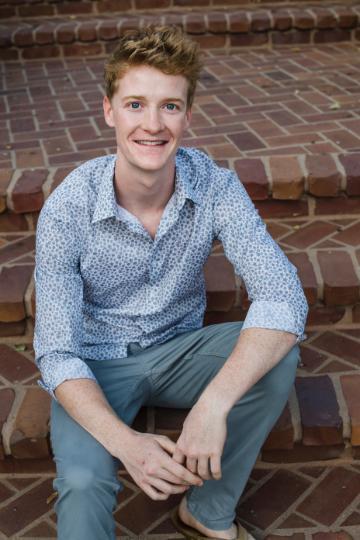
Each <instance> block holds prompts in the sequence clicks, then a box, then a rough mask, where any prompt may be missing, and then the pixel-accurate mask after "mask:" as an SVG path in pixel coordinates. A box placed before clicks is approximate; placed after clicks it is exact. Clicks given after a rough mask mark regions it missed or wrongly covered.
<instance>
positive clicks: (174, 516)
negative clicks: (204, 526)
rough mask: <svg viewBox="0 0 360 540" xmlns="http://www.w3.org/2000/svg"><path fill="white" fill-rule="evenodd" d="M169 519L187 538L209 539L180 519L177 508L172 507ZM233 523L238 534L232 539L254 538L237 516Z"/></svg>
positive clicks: (219, 539) (195, 539) (215, 539)
mask: <svg viewBox="0 0 360 540" xmlns="http://www.w3.org/2000/svg"><path fill="white" fill-rule="evenodd" d="M171 520H172V522H173V524H174V526H175V528H176V530H177V531H179V532H180V533H181V534H183V535H184V536H185V538H188V539H189V540H209V536H203V535H202V534H201V533H200V532H199V531H198V530H197V529H194V527H190V525H187V524H186V523H184V522H183V521H182V519H181V518H180V516H179V512H178V508H177V507H176V508H174V510H173V511H172V512H171ZM234 523H235V525H236V526H237V529H238V534H237V536H236V537H235V538H234V539H233V540H255V538H254V537H253V536H251V534H250V533H248V532H247V531H246V530H245V529H244V527H243V526H242V525H241V523H240V521H239V519H238V518H235V522H234ZM211 540H224V539H223V538H211Z"/></svg>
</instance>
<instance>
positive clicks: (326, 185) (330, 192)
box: [305, 154, 341, 197]
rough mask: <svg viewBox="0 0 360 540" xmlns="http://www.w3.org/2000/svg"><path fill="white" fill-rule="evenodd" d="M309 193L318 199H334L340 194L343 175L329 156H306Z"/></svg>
mask: <svg viewBox="0 0 360 540" xmlns="http://www.w3.org/2000/svg"><path fill="white" fill-rule="evenodd" d="M305 163H306V168H307V170H308V182H309V193H311V194H312V195H316V196H317V197H324V196H325V197H334V196H336V195H337V194H338V193H339V189H340V185H341V174H340V172H339V171H338V169H337V167H336V163H335V161H334V160H333V158H332V157H331V156H329V155H325V156H322V155H318V154H317V155H309V156H306V161H305Z"/></svg>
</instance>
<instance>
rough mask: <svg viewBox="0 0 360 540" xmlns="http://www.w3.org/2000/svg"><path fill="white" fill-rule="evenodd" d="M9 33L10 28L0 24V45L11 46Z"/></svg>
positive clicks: (10, 32)
mask: <svg viewBox="0 0 360 540" xmlns="http://www.w3.org/2000/svg"><path fill="white" fill-rule="evenodd" d="M0 19H1V14H0ZM11 35H12V29H11V28H7V27H6V26H2V27H1V28H0V47H11V45H12V41H11Z"/></svg>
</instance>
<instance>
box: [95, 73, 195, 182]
mask: <svg viewBox="0 0 360 540" xmlns="http://www.w3.org/2000/svg"><path fill="white" fill-rule="evenodd" d="M188 84H189V83H188V81H187V80H186V79H185V77H183V76H182V75H165V74H164V73H162V71H159V70H158V69H155V68H153V67H149V66H138V67H137V66H136V67H131V68H130V69H129V71H127V72H126V74H125V75H124V76H123V77H122V78H121V79H120V80H119V81H118V88H117V91H116V92H115V94H114V96H113V97H112V99H111V101H110V100H109V99H108V98H107V97H105V98H104V104H103V105H104V116H105V121H106V123H107V125H108V126H110V127H114V128H115V133H116V142H117V148H118V158H119V159H120V162H121V163H123V164H124V165H126V166H127V167H128V168H129V169H130V170H131V169H132V170H134V171H135V170H137V171H139V170H141V171H144V172H145V171H146V172H156V171H158V172H161V171H164V170H166V168H167V166H170V165H172V164H173V160H174V157H175V154H176V150H177V148H178V146H179V145H180V142H181V138H182V135H183V133H184V131H185V130H186V129H187V127H188V126H189V122H190V117H191V112H190V110H187V108H186V101H187V91H188ZM129 169H128V170H129Z"/></svg>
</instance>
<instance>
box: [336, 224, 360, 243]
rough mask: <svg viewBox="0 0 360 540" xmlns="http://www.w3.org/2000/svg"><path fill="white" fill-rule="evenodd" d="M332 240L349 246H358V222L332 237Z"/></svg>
mask: <svg viewBox="0 0 360 540" xmlns="http://www.w3.org/2000/svg"><path fill="white" fill-rule="evenodd" d="M332 240H336V241H337V242H344V244H348V245H350V246H354V247H355V246H357V245H359V244H360V222H357V223H355V225H352V226H351V227H347V228H346V229H345V230H343V231H341V232H339V233H337V234H335V235H334V236H332Z"/></svg>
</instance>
